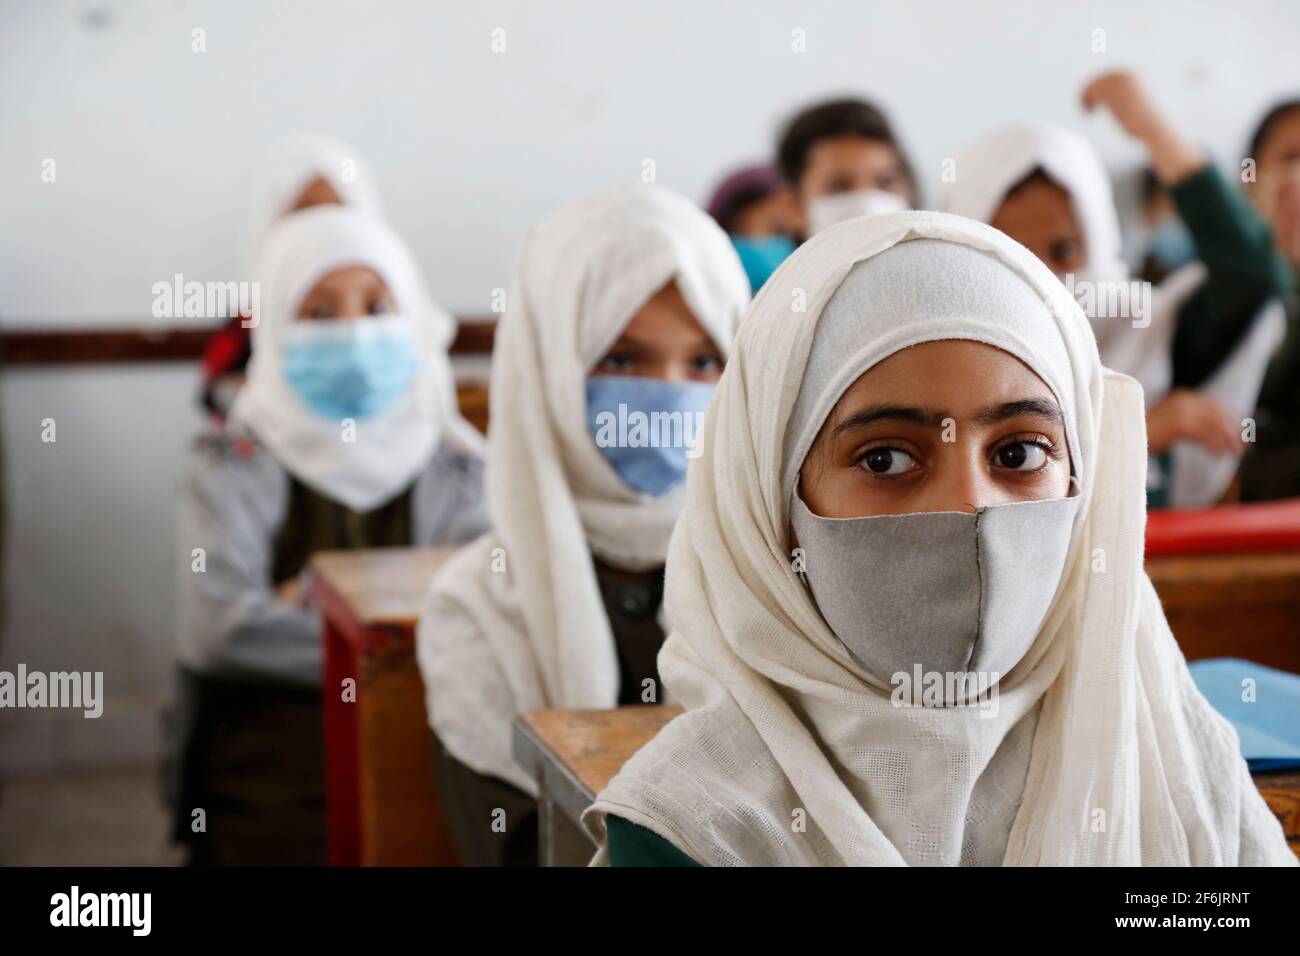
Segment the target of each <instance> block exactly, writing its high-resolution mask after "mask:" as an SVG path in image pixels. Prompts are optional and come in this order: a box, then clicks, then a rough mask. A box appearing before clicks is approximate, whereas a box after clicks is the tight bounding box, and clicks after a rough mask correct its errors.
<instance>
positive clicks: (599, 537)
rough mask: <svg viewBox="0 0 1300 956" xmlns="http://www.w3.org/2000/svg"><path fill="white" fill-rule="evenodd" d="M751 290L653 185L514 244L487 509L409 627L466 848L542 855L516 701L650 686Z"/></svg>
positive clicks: (696, 214) (654, 683)
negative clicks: (716, 387) (517, 743)
mask: <svg viewBox="0 0 1300 956" xmlns="http://www.w3.org/2000/svg"><path fill="white" fill-rule="evenodd" d="M748 299H749V289H748V283H747V282H746V281H745V276H744V273H743V272H742V270H741V268H740V265H739V263H738V262H737V261H736V256H735V253H734V252H733V251H732V249H731V246H730V244H729V243H728V241H727V237H726V235H725V234H724V233H723V232H722V230H720V229H719V228H718V227H717V226H716V225H715V224H714V223H713V222H712V221H711V220H710V219H709V218H708V216H706V215H705V214H704V213H702V212H701V211H700V210H699V209H697V208H696V207H694V206H693V205H692V204H691V203H689V202H687V201H686V200H684V199H682V198H681V197H679V196H676V195H674V194H672V193H670V192H667V191H666V190H663V189H659V188H656V187H649V186H637V187H623V188H617V189H611V190H608V191H605V192H602V193H599V194H597V195H594V196H592V197H590V198H588V199H585V200H582V201H580V202H577V203H574V204H572V205H570V206H568V207H566V208H565V209H563V210H561V211H560V212H558V213H557V214H555V215H554V216H553V217H552V218H550V219H548V220H547V221H546V222H545V223H543V224H542V225H541V226H539V227H537V228H536V229H535V230H534V231H533V233H532V234H531V235H530V237H529V239H528V241H527V243H526V244H525V246H524V249H523V251H522V253H521V255H520V260H519V268H518V273H517V276H516V279H515V282H514V286H513V288H512V290H511V292H510V294H509V297H508V299H507V309H506V314H505V316H504V317H503V318H502V320H501V324H500V327H499V329H498V331H497V339H496V345H495V348H494V354H493V367H492V383H491V396H492V413H491V419H492V427H491V431H490V436H489V440H488V456H487V459H488V466H487V467H488V471H487V486H488V499H489V507H490V509H491V512H492V525H493V527H492V531H491V533H490V534H488V535H486V536H485V537H483V538H482V539H480V540H479V541H477V542H475V543H474V544H473V545H471V546H470V547H468V548H465V549H464V550H463V551H461V552H460V553H459V554H458V555H457V556H456V557H454V558H453V559H452V560H451V562H450V563H449V564H447V565H446V566H444V568H443V569H442V570H441V571H440V573H439V574H438V577H437V578H436V579H435V580H434V582H433V585H432V590H431V594H430V597H429V601H428V603H427V605H426V609H425V612H424V614H423V615H422V616H421V621H420V626H419V631H418V654H419V660H420V668H421V672H422V674H423V677H424V682H425V687H426V690H427V695H428V696H427V703H428V708H429V716H430V722H431V724H432V726H433V729H434V732H435V734H436V736H437V739H438V741H439V751H438V755H437V761H438V786H439V789H440V792H441V795H442V805H443V806H444V807H446V808H447V809H448V813H449V816H450V819H449V821H448V822H449V824H450V829H451V831H452V834H453V839H454V840H455V841H456V845H457V851H458V854H459V855H460V858H461V860H462V862H466V863H471V864H475V863H477V864H495V863H535V862H536V858H537V857H536V854H537V822H536V812H535V806H534V797H535V794H536V783H535V782H534V781H533V780H532V778H531V777H530V776H529V774H528V773H527V771H526V770H525V769H524V768H523V767H521V766H520V765H519V764H517V763H516V762H515V760H514V758H513V756H512V754H511V751H510V726H511V724H512V722H513V721H514V719H515V717H516V715H518V714H519V713H523V712H528V711H533V710H541V709H545V708H548V707H596V708H603V707H614V706H616V705H619V704H636V703H656V702H659V701H661V700H662V693H661V691H660V689H659V685H658V673H657V671H656V669H655V656H656V654H657V653H658V650H659V646H660V644H661V642H662V640H663V630H662V628H661V625H660V622H659V609H660V603H661V597H662V594H663V564H664V560H665V556H666V554H667V550H668V540H669V536H670V535H671V533H672V529H673V525H674V523H675V521H676V519H677V515H678V512H679V510H680V508H681V501H682V493H683V486H684V482H685V481H686V473H687V470H688V469H687V466H688V465H689V464H690V463H691V462H692V461H693V458H694V448H695V446H696V444H697V442H698V439H699V436H700V431H701V429H702V428H703V427H704V419H705V411H706V409H707V407H708V404H709V401H710V399H711V396H712V391H713V383H714V382H715V381H716V380H717V378H718V376H719V374H720V372H721V370H722V366H723V363H724V361H725V358H726V355H727V353H728V351H729V349H730V345H731V339H732V335H733V333H734V331H735V329H736V327H737V324H738V322H739V320H740V316H741V314H742V312H743V311H744V309H745V306H746V305H747V303H748ZM691 467H694V466H693V465H691ZM498 807H499V808H502V809H504V810H505V811H506V815H505V819H506V826H507V832H506V833H505V834H504V836H503V835H502V834H501V833H499V832H494V830H493V829H492V819H493V815H492V811H493V809H494V808H498Z"/></svg>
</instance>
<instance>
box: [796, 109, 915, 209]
mask: <svg viewBox="0 0 1300 956" xmlns="http://www.w3.org/2000/svg"><path fill="white" fill-rule="evenodd" d="M836 136H861V137H862V138H863V139H874V140H877V141H879V142H882V143H887V144H889V145H890V146H892V147H893V148H894V152H896V153H898V160H899V162H900V163H901V164H902V167H903V172H904V173H905V174H906V175H907V179H908V181H909V182H910V183H911V184H912V186H913V188H915V186H916V177H914V176H913V175H912V166H911V164H910V163H908V161H907V157H906V156H905V155H903V148H902V146H900V145H899V142H898V138H897V137H895V136H894V130H893V127H892V126H890V125H889V120H888V119H887V118H886V117H885V114H884V113H882V112H881V111H880V110H879V109H878V108H877V107H875V106H873V105H872V104H871V103H868V102H867V101H866V100H858V99H841V100H830V101H829V102H826V103H818V104H817V105H816V106H810V107H809V108H808V109H806V110H804V111H803V112H801V113H799V114H797V115H796V116H795V117H794V118H793V119H792V120H790V122H789V123H788V124H787V125H786V127H785V130H784V132H782V133H781V139H780V142H779V143H778V145H777V149H776V165H777V168H778V169H780V170H781V175H782V176H784V177H785V179H786V182H788V183H790V184H791V185H792V186H793V185H797V184H798V182H799V179H800V177H802V176H803V174H804V170H805V169H806V168H807V166H808V153H809V151H811V150H812V148H813V146H814V145H816V144H817V143H818V142H820V141H821V140H824V139H832V138H834V137H836Z"/></svg>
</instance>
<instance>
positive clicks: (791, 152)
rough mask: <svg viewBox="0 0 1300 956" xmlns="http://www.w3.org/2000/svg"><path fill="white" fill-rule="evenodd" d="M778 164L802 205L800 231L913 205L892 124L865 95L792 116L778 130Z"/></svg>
mask: <svg viewBox="0 0 1300 956" xmlns="http://www.w3.org/2000/svg"><path fill="white" fill-rule="evenodd" d="M777 165H778V166H779V167H780V170H781V175H782V176H784V177H785V181H786V182H787V183H789V184H790V186H791V187H792V188H793V189H794V194H795V199H796V200H797V201H798V204H799V207H800V209H801V210H802V211H803V216H804V221H805V231H804V234H805V235H809V236H811V235H816V234H817V233H819V232H821V231H822V230H823V229H826V228H827V227H829V226H833V225H835V224H836V223H839V222H843V221H844V220H846V219H852V218H853V217H855V216H869V215H875V214H878V213H885V212H897V211H898V210H900V209H907V208H910V207H915V206H916V205H918V202H917V191H916V177H915V176H913V175H912V167H911V164H910V163H908V161H907V156H906V155H905V154H904V153H903V147H902V145H901V144H900V143H899V141H898V138H897V137H896V136H895V135H894V130H893V127H892V126H891V125H890V123H889V120H888V119H887V118H886V116H885V114H884V113H883V112H881V111H880V110H879V109H878V108H876V107H875V106H873V105H872V104H870V103H868V102H866V101H865V100H855V99H844V100H832V101H830V102H828V103H819V104H818V105H816V106H813V107H810V108H808V109H806V110H804V111H803V112H802V113H800V114H798V115H797V116H795V117H794V119H792V120H791V121H790V123H789V124H788V125H787V126H786V128H785V131H784V132H783V133H782V134H781V139H780V142H779V144H778V145H777Z"/></svg>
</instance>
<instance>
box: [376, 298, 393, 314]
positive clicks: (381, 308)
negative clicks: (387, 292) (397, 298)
mask: <svg viewBox="0 0 1300 956" xmlns="http://www.w3.org/2000/svg"><path fill="white" fill-rule="evenodd" d="M392 311H393V306H392V303H391V302H389V301H388V300H387V299H375V301H373V302H371V303H370V314H371V315H387V314H388V313H389V312H392Z"/></svg>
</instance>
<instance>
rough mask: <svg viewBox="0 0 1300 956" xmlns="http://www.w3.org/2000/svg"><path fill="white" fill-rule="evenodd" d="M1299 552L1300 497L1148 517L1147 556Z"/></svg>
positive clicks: (1158, 513) (1166, 511) (1175, 511)
mask: <svg viewBox="0 0 1300 956" xmlns="http://www.w3.org/2000/svg"><path fill="white" fill-rule="evenodd" d="M1261 551H1300V498H1288V499H1286V500H1285V501H1266V502H1261V503H1259V504H1249V505H1220V506H1219V507H1217V508H1194V509H1193V508H1186V509H1168V510H1164V511H1152V512H1149V513H1148V514H1147V535H1146V556H1147V557H1148V558H1155V557H1160V556H1163V555H1175V554H1179V555H1183V554H1186V555H1190V554H1235V553H1245V552H1256V553H1258V552H1261Z"/></svg>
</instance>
